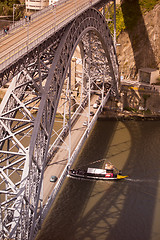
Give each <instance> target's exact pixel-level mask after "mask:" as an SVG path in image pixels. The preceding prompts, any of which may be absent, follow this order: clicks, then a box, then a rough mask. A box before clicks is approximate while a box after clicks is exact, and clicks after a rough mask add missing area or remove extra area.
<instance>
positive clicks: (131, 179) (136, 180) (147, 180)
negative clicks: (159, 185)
mask: <svg viewBox="0 0 160 240" xmlns="http://www.w3.org/2000/svg"><path fill="white" fill-rule="evenodd" d="M125 181H129V182H136V183H137V182H138V183H145V182H146V183H155V182H160V180H158V181H157V180H156V179H134V178H126V179H125Z"/></svg>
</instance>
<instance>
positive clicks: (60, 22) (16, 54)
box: [0, 0, 99, 71]
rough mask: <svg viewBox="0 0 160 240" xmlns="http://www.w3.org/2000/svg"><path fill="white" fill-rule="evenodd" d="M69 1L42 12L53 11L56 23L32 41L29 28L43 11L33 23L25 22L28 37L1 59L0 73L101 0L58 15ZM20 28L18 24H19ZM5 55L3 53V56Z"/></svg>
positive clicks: (62, 0) (49, 25) (60, 2)
mask: <svg viewBox="0 0 160 240" xmlns="http://www.w3.org/2000/svg"><path fill="white" fill-rule="evenodd" d="M74 1H75V0H73V2H74ZM67 2H68V1H65V0H60V1H59V3H58V4H56V5H51V6H49V7H48V8H46V9H44V10H42V12H43V14H44V13H46V12H48V11H51V10H53V14H54V15H55V18H54V21H53V22H52V23H51V24H50V23H48V24H46V26H45V28H44V29H42V30H41V31H39V32H38V34H37V33H35V34H34V36H33V35H32V38H31V39H30V35H29V27H30V24H31V23H32V21H33V19H36V18H37V19H38V17H39V15H40V16H41V13H42V12H41V11H39V12H38V13H35V15H34V14H33V17H32V18H31V23H30V22H29V21H28V22H25V25H24V26H25V27H26V34H27V36H26V37H25V38H24V39H23V42H21V44H20V45H18V43H16V44H17V45H18V46H17V47H16V48H15V49H13V50H12V51H10V52H9V53H8V54H5V55H4V56H2V57H1V58H0V71H2V70H3V69H5V68H6V67H7V66H8V65H10V64H12V63H13V62H15V61H16V60H18V59H19V58H21V57H22V56H23V55H25V54H26V53H27V52H29V51H31V50H32V49H33V48H34V47H35V46H37V45H38V44H40V43H41V42H43V41H44V40H45V39H47V38H49V37H50V36H51V35H53V34H54V33H55V32H57V31H59V30H60V29H61V28H62V27H63V26H65V25H66V24H68V23H69V22H70V21H72V20H73V19H74V18H75V17H76V16H78V15H79V14H81V13H82V12H84V11H85V10H86V9H88V8H89V7H90V6H91V5H94V4H95V3H97V2H99V0H92V1H91V0H87V1H82V4H80V6H77V4H76V1H75V4H73V5H72V11H71V13H70V15H69V14H67V15H65V12H64V15H58V14H56V9H57V7H58V6H59V5H61V4H63V3H66V4H67ZM24 21H26V20H25V19H23V20H22V22H20V23H19V24H23V23H24ZM17 26H18V23H17ZM1 55H3V53H2V54H1Z"/></svg>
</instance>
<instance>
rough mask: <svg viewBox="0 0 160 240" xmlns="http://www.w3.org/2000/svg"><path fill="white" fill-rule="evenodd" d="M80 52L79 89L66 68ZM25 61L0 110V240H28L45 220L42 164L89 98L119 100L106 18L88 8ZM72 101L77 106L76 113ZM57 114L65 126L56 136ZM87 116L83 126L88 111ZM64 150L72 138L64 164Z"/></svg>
mask: <svg viewBox="0 0 160 240" xmlns="http://www.w3.org/2000/svg"><path fill="white" fill-rule="evenodd" d="M78 45H79V48H80V52H81V57H82V60H81V66H82V71H81V73H80V74H79V75H80V77H79V78H78V79H79V82H78V80H76V83H74V84H72V82H71V79H72V76H71V75H72V71H71V66H72V64H71V61H72V57H73V55H74V52H75V49H76V47H77V46H78ZM42 49H43V51H42ZM24 59H26V63H24V60H22V63H20V65H19V70H20V72H19V74H18V75H17V76H16V77H14V78H13V80H12V82H11V83H10V86H9V89H8V91H7V93H6V95H5V97H4V98H3V101H2V103H1V109H0V185H1V188H0V189H1V191H0V196H1V198H0V219H1V223H0V234H1V238H4V237H6V238H15V239H23V240H25V239H26V240H27V239H33V237H34V236H35V234H36V232H37V227H38V226H39V225H40V224H41V217H44V216H45V214H46V212H45V213H44V209H45V208H47V206H43V177H44V171H45V169H46V166H47V163H48V162H49V161H50V159H51V158H53V156H54V154H55V152H56V151H57V150H58V149H59V147H61V146H62V142H65V136H66V134H67V133H68V131H69V133H70V131H71V126H72V124H73V122H74V121H75V119H76V117H77V116H78V115H79V114H81V112H82V110H83V109H84V108H85V104H87V103H90V97H91V95H92V94H93V92H96V91H97V92H99V93H101V94H102V98H103V97H104V90H105V88H106V91H107V88H108V87H109V88H111V89H112V91H113V93H114V94H115V95H116V96H118V63H117V58H116V53H115V48H114V44H113V41H112V37H111V35H110V32H109V29H108V27H107V24H106V22H105V19H104V18H103V16H102V15H101V14H100V13H99V12H98V11H97V10H96V9H93V8H91V9H88V10H87V11H86V12H84V13H83V14H82V15H80V16H79V17H77V18H76V19H75V20H74V22H73V23H72V24H70V25H68V26H67V27H66V28H65V29H63V31H62V32H61V33H57V34H56V35H55V36H53V37H52V39H49V40H48V42H47V41H46V42H45V43H44V45H43V46H42V45H40V46H39V47H37V48H36V50H34V51H33V52H32V53H30V55H28V56H26V57H25V58H24ZM17 68H18V67H17ZM17 68H15V69H14V72H15V71H17V70H16V69H17ZM97 80H98V81H100V82H102V85H101V86H100V85H99V84H98V82H97ZM4 81H5V80H4ZM77 85H78V86H80V88H79V89H80V91H77V90H76V89H77ZM106 86H107V87H106ZM74 91H76V92H78V94H80V97H79V98H76V97H75V95H74V94H73V93H74ZM86 94H87V95H86ZM62 95H63V98H64V99H65V100H64V102H63V103H62V102H61V98H62ZM71 99H72V100H74V105H76V106H78V107H77V109H76V111H75V112H74V114H71V109H72V107H73V105H71ZM89 105H90V104H89ZM67 106H68V110H67V109H66V108H67ZM61 107H63V111H61V110H59V108H61ZM57 109H58V111H59V112H60V113H61V115H63V121H62V122H63V123H62V128H61V129H60V130H59V131H57V132H56V131H55V130H54V123H55V119H56V113H57ZM84 113H85V111H84ZM86 114H87V116H88V122H89V118H90V116H89V115H90V109H89V112H87V113H86ZM66 115H69V120H68V119H67V118H66ZM70 145H71V139H70V141H69V144H68V143H66V148H67V149H68V150H69V154H68V160H69V159H70V157H71V156H70V155H71V153H70V148H71V146H70ZM44 204H46V205H47V203H44ZM35 227H36V228H35Z"/></svg>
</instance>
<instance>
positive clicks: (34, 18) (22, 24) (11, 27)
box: [0, 0, 68, 36]
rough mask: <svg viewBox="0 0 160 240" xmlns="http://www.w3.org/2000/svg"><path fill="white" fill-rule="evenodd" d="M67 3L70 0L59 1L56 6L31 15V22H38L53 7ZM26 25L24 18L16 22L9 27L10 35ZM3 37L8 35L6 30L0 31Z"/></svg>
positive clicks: (51, 6)
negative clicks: (37, 19)
mask: <svg viewBox="0 0 160 240" xmlns="http://www.w3.org/2000/svg"><path fill="white" fill-rule="evenodd" d="M67 1H68V0H59V1H58V2H57V3H56V4H53V5H49V6H48V7H46V8H44V9H42V10H40V11H37V12H36V13H33V14H31V15H30V21H33V20H36V18H39V16H41V17H42V15H43V14H46V13H47V12H48V11H50V10H51V9H52V8H53V6H59V5H61V4H62V3H64V2H67ZM25 25H26V19H25V18H23V19H21V20H19V21H15V22H14V23H13V24H11V25H10V26H9V31H8V33H11V32H12V31H13V30H16V29H17V28H20V27H22V26H25ZM2 35H6V33H5V32H4V30H0V36H2Z"/></svg>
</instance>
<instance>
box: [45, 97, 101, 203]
mask: <svg viewBox="0 0 160 240" xmlns="http://www.w3.org/2000/svg"><path fill="white" fill-rule="evenodd" d="M96 99H98V96H97V95H93V96H92V98H91V110H90V111H94V112H95V110H94V109H93V104H94V102H95V101H96ZM87 112H88V107H86V108H85V112H84V111H83V112H82V114H81V115H80V116H79V118H78V120H77V121H76V123H75V124H74V125H73V127H72V129H71V142H72V144H71V154H72V153H73V151H74V149H75V147H76V146H77V144H78V142H79V140H80V139H81V137H82V135H83V134H84V132H85V130H86V127H85V126H83V122H84V121H85V120H87V115H86V113H87ZM66 143H67V145H69V136H67V138H66V140H65V143H63V144H62V146H61V148H60V149H59V150H58V152H57V153H56V155H55V156H54V158H53V159H52V161H51V162H50V163H49V165H48V167H47V169H46V171H45V174H44V182H43V186H44V189H43V191H44V198H43V199H44V203H45V202H46V201H47V199H48V197H49V195H50V194H51V192H52V191H53V188H54V187H55V184H56V183H52V182H50V177H51V176H52V175H55V176H57V177H60V175H61V173H62V172H63V170H64V168H65V165H66V164H67V161H68V151H67V149H66Z"/></svg>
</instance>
